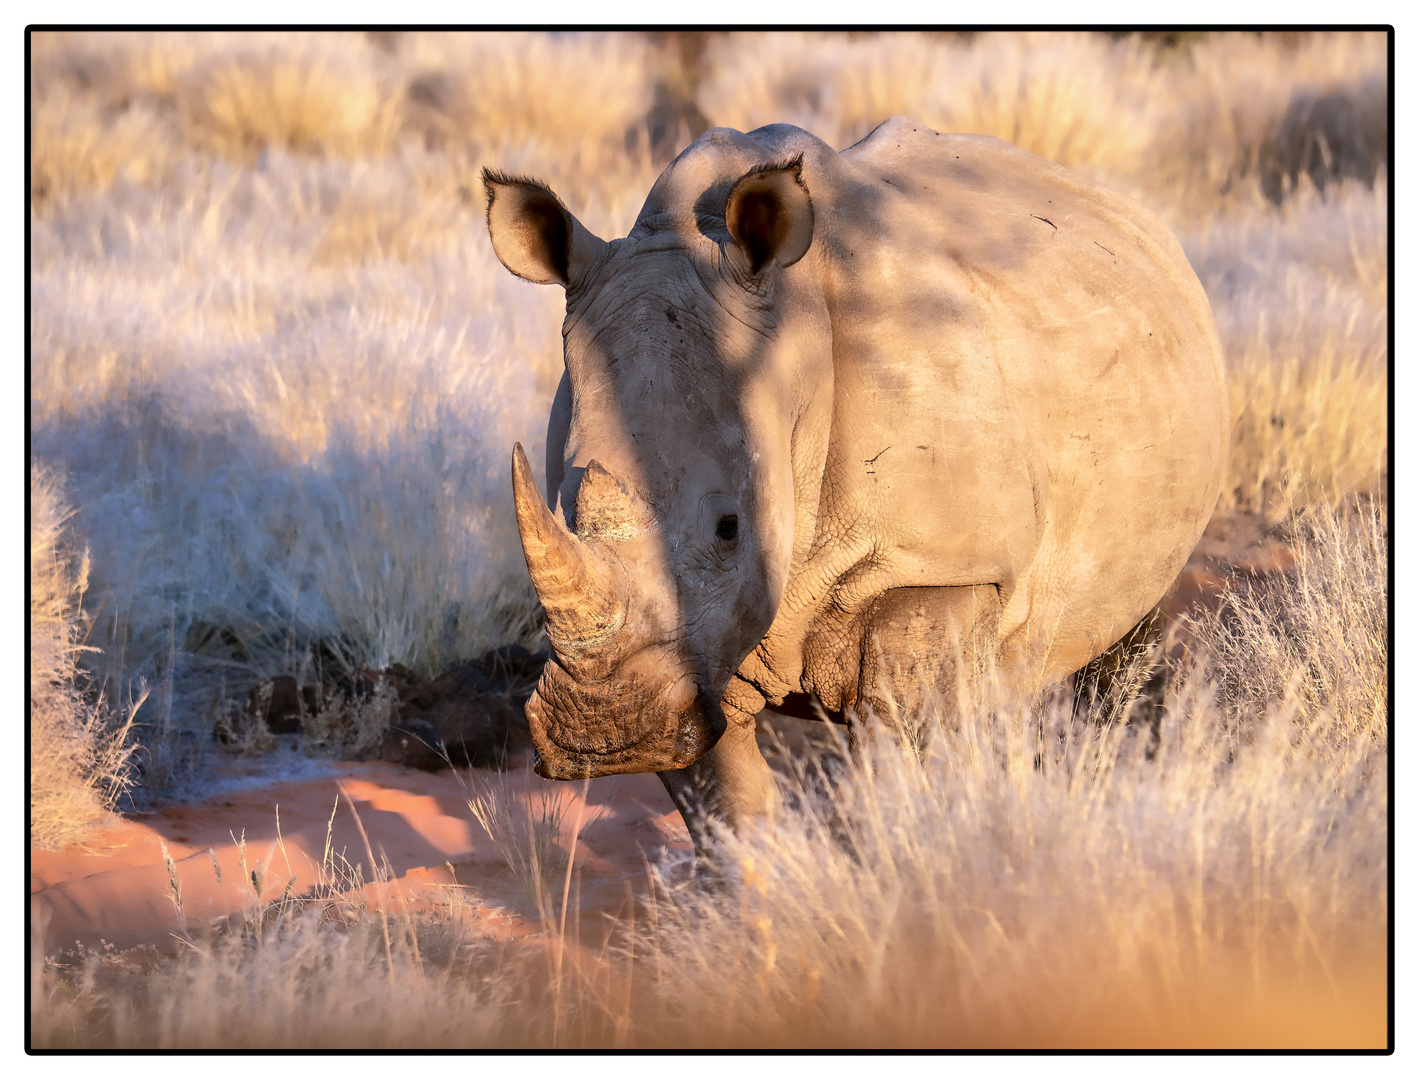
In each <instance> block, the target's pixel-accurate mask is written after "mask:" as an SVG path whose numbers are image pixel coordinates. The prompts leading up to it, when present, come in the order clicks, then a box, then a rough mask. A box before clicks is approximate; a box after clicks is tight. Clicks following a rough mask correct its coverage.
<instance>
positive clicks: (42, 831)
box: [29, 465, 141, 848]
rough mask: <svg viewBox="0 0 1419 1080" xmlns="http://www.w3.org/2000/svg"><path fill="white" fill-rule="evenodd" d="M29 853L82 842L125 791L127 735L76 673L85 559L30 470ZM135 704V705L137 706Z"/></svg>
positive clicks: (56, 483) (53, 496)
mask: <svg viewBox="0 0 1419 1080" xmlns="http://www.w3.org/2000/svg"><path fill="white" fill-rule="evenodd" d="M29 504H30V678H29V681H30V701H29V713H30V773H29V775H30V843H31V844H33V845H34V846H36V847H41V848H59V847H63V846H65V845H67V844H71V843H73V842H75V841H77V840H80V839H82V838H83V836H84V835H85V833H87V832H88V830H89V828H90V827H91V826H92V825H94V824H95V823H96V822H98V821H101V820H102V819H103V818H104V817H105V816H106V814H107V813H108V811H109V810H110V809H111V808H112V807H113V805H114V803H115V802H116V801H117V799H118V798H119V797H120V796H121V795H122V794H123V792H124V791H125V790H126V789H127V787H128V784H129V783H130V776H131V766H130V762H129V759H130V757H131V755H132V753H133V750H134V747H133V745H132V742H131V740H130V739H129V735H130V733H131V725H132V720H133V715H132V714H133V712H136V711H137V705H136V704H135V705H134V706H133V708H132V709H131V710H130V711H129V713H128V717H127V720H126V722H125V721H123V720H120V719H118V718H116V717H115V716H114V715H113V714H112V712H111V711H110V710H109V708H108V706H107V704H106V703H105V702H104V700H103V699H102V698H101V697H98V696H96V695H95V694H94V693H93V692H92V690H91V688H90V687H89V685H88V680H87V679H86V678H85V677H84V675H83V673H82V672H81V671H80V669H79V663H78V661H79V656H80V654H81V653H82V652H83V651H84V649H85V645H84V644H83V638H84V626H85V617H84V610H83V598H84V592H85V590H86V589H87V587H88V574H89V552H88V549H87V548H85V549H83V550H82V551H80V550H78V548H77V545H76V544H75V543H74V539H73V537H72V535H71V534H69V532H68V521H69V519H70V517H71V515H72V513H73V512H72V511H71V510H70V509H69V508H68V507H67V506H66V505H65V503H64V492H63V485H62V484H61V483H60V480H59V478H58V477H56V476H55V475H54V474H53V473H51V472H49V471H48V470H46V469H44V468H42V467H39V466H35V465H31V466H30V495H29ZM139 704H141V699H140V701H139Z"/></svg>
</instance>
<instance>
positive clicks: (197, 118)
mask: <svg viewBox="0 0 1419 1080" xmlns="http://www.w3.org/2000/svg"><path fill="white" fill-rule="evenodd" d="M322 44H324V43H323V42H322ZM331 44H332V45H337V46H338V39H337V40H336V41H334V42H332V43H331ZM282 45H284V43H282ZM358 56H359V54H358V52H356V53H355V56H354V57H350V56H348V55H347V50H342V49H339V48H338V47H331V48H320V49H317V50H311V51H306V52H301V51H297V52H295V53H294V54H292V52H291V51H288V49H286V48H284V47H281V46H278V45H276V43H274V42H273V43H271V45H270V46H268V47H267V48H266V49H263V50H261V51H255V50H252V51H240V52H236V51H234V52H232V53H231V54H229V55H226V56H223V57H221V58H220V59H218V60H216V62H214V63H210V64H207V65H204V66H203V67H202V69H201V70H200V71H196V72H194V73H192V74H191V75H190V76H189V80H190V85H189V86H187V87H184V88H183V90H182V91H181V92H180V94H179V105H180V108H181V111H182V115H183V119H184V122H185V124H186V126H187V128H188V131H189V134H190V138H191V140H192V142H193V143H194V144H195V145H196V146H198V147H202V148H206V149H210V150H212V151H215V152H216V153H219V154H221V155H222V156H224V157H228V158H233V159H244V158H249V157H251V156H253V155H255V154H257V153H259V152H260V151H262V150H264V149H266V148H267V147H270V146H275V147H282V148H285V149H289V150H294V151H299V152H305V153H324V154H335V155H338V156H343V157H354V156H359V155H379V154H383V153H384V152H385V151H387V150H388V149H389V148H390V146H391V145H392V144H393V142H394V140H395V137H396V135H397V133H398V109H397V104H396V101H395V98H394V95H393V93H392V91H391V89H390V87H389V86H388V85H386V84H385V82H384V80H382V79H380V78H379V77H378V75H377V73H375V72H373V71H371V70H369V68H368V67H367V66H366V65H363V64H360V63H359V62H358Z"/></svg>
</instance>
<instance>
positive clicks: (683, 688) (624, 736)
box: [526, 661, 725, 780]
mask: <svg viewBox="0 0 1419 1080" xmlns="http://www.w3.org/2000/svg"><path fill="white" fill-rule="evenodd" d="M526 712H527V722H528V726H529V728H530V729H531V732H532V743H533V746H534V747H535V748H536V750H537V759H536V761H535V762H534V765H533V768H534V770H535V771H536V773H537V775H538V776H541V777H544V778H545V779H548V780H582V779H585V778H588V777H596V776H612V775H615V774H618V773H643V772H659V771H661V770H663V769H683V768H684V767H685V766H686V765H689V764H691V763H693V762H694V761H695V760H696V759H697V758H699V757H700V755H701V754H703V753H704V752H705V751H706V750H708V749H710V747H712V746H713V745H714V744H715V743H716V742H718V741H719V737H720V735H722V734H723V733H724V728H725V719H724V713H723V711H722V710H721V709H720V708H719V706H718V703H717V702H715V701H714V699H713V698H712V697H711V696H710V695H707V694H706V693H705V692H704V690H703V689H702V688H701V687H700V686H698V684H696V683H695V682H694V680H693V679H692V678H691V677H689V676H683V677H681V678H680V679H677V680H675V681H674V682H672V683H671V684H670V685H669V686H665V687H662V688H659V689H653V688H651V687H649V686H647V685H645V684H644V683H643V682H641V681H639V680H636V679H634V678H630V679H625V680H608V681H607V682H606V683H603V684H599V685H598V684H592V685H587V684H582V683H577V682H575V681H574V680H573V679H572V678H571V677H570V676H569V675H567V673H566V672H565V670H564V669H562V668H561V667H560V666H559V665H558V664H557V663H556V661H548V663H547V666H546V668H544V669H543V672H542V679H541V681H540V682H539V683H538V685H537V690H536V691H535V692H534V693H533V695H532V697H531V698H530V699H528V702H527V709H526Z"/></svg>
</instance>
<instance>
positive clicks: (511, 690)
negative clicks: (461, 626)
mask: <svg viewBox="0 0 1419 1080" xmlns="http://www.w3.org/2000/svg"><path fill="white" fill-rule="evenodd" d="M551 658H552V654H551V653H550V652H547V651H545V650H543V651H541V652H532V651H531V650H530V649H527V648H524V647H523V646H521V645H504V646H503V647H502V648H498V649H493V650H492V651H491V652H488V653H484V654H483V655H482V656H481V657H479V658H478V659H477V660H476V661H474V665H475V666H476V667H477V668H478V669H479V670H480V671H481V672H482V673H483V676H484V677H485V678H486V679H487V680H488V689H489V690H490V691H492V692H493V693H495V694H507V695H509V696H511V697H513V698H514V699H521V701H524V702H525V701H526V700H527V699H528V698H529V697H530V696H531V695H532V691H533V690H534V689H536V687H537V680H538V679H540V678H541V677H542V668H543V667H544V666H545V665H546V663H547V661H548V660H550V659H551Z"/></svg>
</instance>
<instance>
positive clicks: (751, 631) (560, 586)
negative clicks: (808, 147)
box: [483, 133, 827, 779]
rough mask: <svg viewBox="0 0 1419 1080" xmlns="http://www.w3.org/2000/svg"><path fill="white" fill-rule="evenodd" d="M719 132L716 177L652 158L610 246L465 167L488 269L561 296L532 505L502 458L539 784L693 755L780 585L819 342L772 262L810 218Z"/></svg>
mask: <svg viewBox="0 0 1419 1080" xmlns="http://www.w3.org/2000/svg"><path fill="white" fill-rule="evenodd" d="M713 134H714V133H712V135H713ZM733 136H734V139H732V140H731V139H726V153H725V154H724V155H722V157H724V158H726V159H727V160H728V162H729V165H730V168H729V171H728V175H725V170H724V169H723V168H720V169H717V170H711V171H710V173H708V174H706V172H705V170H704V169H703V168H702V167H700V168H696V167H693V163H692V165H687V166H686V167H684V168H682V169H679V170H677V168H676V165H674V164H672V166H671V167H670V168H669V169H668V170H667V171H666V173H665V174H663V175H662V177H661V179H660V180H659V181H658V182H657V184H656V186H655V188H654V189H653V190H652V192H651V194H650V197H649V198H648V199H647V202H646V206H645V208H644V209H643V210H642V211H641V214H640V217H639V219H638V221H637V224H636V227H635V228H634V229H633V230H632V231H631V234H630V235H629V236H627V237H626V238H624V239H621V240H616V241H612V242H610V243H608V242H606V241H603V240H600V239H598V238H597V237H595V236H594V235H592V234H591V233H590V232H589V231H588V230H587V229H586V228H585V227H583V226H582V224H581V223H580V222H579V221H577V220H576V218H574V217H573V216H572V215H571V214H570V213H569V212H568V211H567V209H566V207H565V206H563V204H562V203H561V201H560V200H559V199H558V198H557V196H556V195H554V194H553V193H552V192H551V191H550V190H549V189H548V188H547V187H545V186H544V185H542V184H540V183H538V182H536V181H532V180H527V179H523V178H515V177H508V176H503V175H500V174H497V173H493V172H489V171H485V172H484V174H483V180H484V185H485V187H486V189H487V194H488V228H489V233H490V235H491V237H492V241H493V247H494V250H495V251H496V253H497V256H498V258H499V259H500V260H501V261H502V263H503V264H504V265H505V266H506V267H507V268H508V269H509V270H511V271H512V272H513V273H514V274H516V275H518V276H519V277H522V278H525V279H527V280H530V281H534V282H538V283H542V284H553V283H555V284H560V285H561V286H563V288H564V289H565V290H566V297H567V315H566V320H565V323H564V325H563V338H564V359H565V363H566V375H565V378H564V380H563V385H562V388H561V389H560V390H559V393H558V397H559V404H558V405H557V406H554V410H553V417H552V422H551V424H550V425H549V434H548V442H549V448H548V470H547V471H548V489H549V490H548V493H547V497H546V499H545V500H544V499H543V497H542V496H541V494H540V493H539V491H538V489H537V485H536V482H535V481H534V479H533V476H532V470H531V468H530V466H529V464H528V461H527V458H526V455H525V454H524V453H523V450H522V447H521V446H520V445H518V446H515V447H514V450H513V462H512V472H513V491H514V499H515V504H516V510H517V521H518V528H519V530H520V533H521V537H522V545H523V553H524V555H525V557H526V559H527V568H528V570H529V572H530V574H531V576H532V581H533V584H534V585H535V586H536V589H537V594H538V596H539V597H540V599H541V601H542V605H543V607H544V609H545V611H546V627H547V636H548V638H549V640H550V641H551V644H552V649H553V653H554V658H553V659H552V660H550V661H549V662H548V663H547V665H546V667H545V669H544V671H543V674H542V677H541V681H540V683H539V685H538V687H537V690H536V692H535V693H534V694H533V695H532V697H531V699H530V700H529V701H528V703H527V718H528V722H529V725H530V727H531V731H532V738H533V742H534V744H535V746H536V749H537V752H538V759H539V760H538V763H537V766H536V767H537V771H538V772H539V773H540V774H541V775H542V776H544V777H547V778H549V779H576V778H581V777H588V776H602V775H607V774H611V773H626V772H649V771H659V770H666V769H679V768H683V767H684V766H686V765H689V764H690V763H692V762H693V761H695V760H696V759H697V758H698V757H699V756H700V755H701V754H703V753H704V752H705V751H706V750H708V749H709V748H710V747H712V746H713V745H714V744H715V742H716V741H717V740H718V739H719V737H720V736H721V734H722V733H723V732H724V730H725V727H726V724H727V723H728V722H731V720H732V718H729V719H727V718H726V714H725V711H724V708H723V707H722V701H721V699H722V697H723V695H724V692H725V688H726V685H727V683H728V681H729V680H730V678H731V676H733V675H734V673H735V671H736V670H737V669H738V668H739V666H740V664H741V663H742V662H743V660H744V658H745V657H746V656H747V655H748V654H749V653H750V652H751V651H752V650H753V649H754V648H755V646H756V645H757V644H758V643H759V641H760V640H761V639H762V638H763V636H764V634H765V633H766V632H767V631H768V629H769V626H770V624H771V623H772V622H773V620H774V617H775V614H776V612H777V611H778V607H779V602H780V599H781V596H782V594H783V590H784V586H785V583H786V581H787V578H788V573H789V567H790V562H791V559H792V555H793V538H794V524H795V520H794V519H795V504H796V499H795V477H794V469H793V463H792V462H793V446H792V443H793V441H794V438H795V426H796V425H797V423H798V421H799V420H800V419H801V416H800V414H801V411H802V410H801V408H800V407H799V406H798V405H797V404H796V403H798V402H800V401H801V400H802V382H803V369H804V367H805V364H806V360H807V358H808V356H809V355H810V354H811V355H812V356H816V357H818V358H819V359H821V357H822V355H823V352H822V350H823V348H825V347H826V341H827V338H826V335H825V334H824V333H821V332H820V333H817V334H815V333H814V332H813V327H812V325H811V324H813V321H814V318H813V312H814V310H815V309H814V305H813V304H811V303H804V302H802V301H800V300H795V295H796V292H795V290H796V289H797V290H799V291H801V286H795V284H794V283H793V282H792V281H789V280H788V277H787V275H786V274H785V273H784V271H785V269H786V268H787V267H789V266H791V265H793V264H794V263H795V262H797V261H798V260H799V259H801V258H802V256H803V255H804V254H805V253H806V252H807V250H808V248H809V246H810V244H811V242H812V236H813V208H812V204H811V202H810V200H809V196H808V192H807V190H806V188H805V187H804V185H803V182H802V177H801V163H800V162H798V161H792V162H788V163H778V164H772V163H771V164H769V165H767V166H765V165H763V164H755V163H754V161H753V157H754V156H755V151H756V149H757V147H756V146H755V145H753V144H750V145H745V144H747V143H749V140H747V139H746V137H745V136H742V135H739V134H738V133H733ZM736 140H737V141H736ZM762 153H763V152H762V150H758V156H759V157H762ZM682 160H683V158H682ZM721 164H722V163H721ZM821 308H822V305H821V303H820V304H818V305H817V309H818V310H819V313H820V314H821ZM804 313H806V314H804ZM568 397H569V401H568V400H567V398H568ZM739 722H741V723H742V722H744V717H740V718H739Z"/></svg>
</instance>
